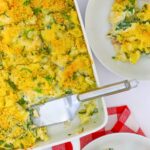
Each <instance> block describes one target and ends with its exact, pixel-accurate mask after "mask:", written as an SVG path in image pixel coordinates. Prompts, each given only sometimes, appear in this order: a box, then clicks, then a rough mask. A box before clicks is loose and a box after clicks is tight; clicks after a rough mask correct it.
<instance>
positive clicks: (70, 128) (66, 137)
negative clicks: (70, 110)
mask: <svg viewBox="0 0 150 150" xmlns="http://www.w3.org/2000/svg"><path fill="white" fill-rule="evenodd" d="M74 2H75V6H76V10H77V13H78V17H79V20H80V24H81V27H82V31H83V34H84V38H85V42H86V44H87V49H88V53H89V55H90V58H91V60H92V68H93V72H94V76H95V79H96V83H97V86H100V82H99V80H98V76H97V73H96V67H95V64H94V61H93V56H92V52H91V50H90V47H89V44H88V40H87V36H86V33H85V29H84V24H83V21H82V18H81V14H80V11H79V7H78V4H77V0H74ZM95 101H96V104H97V107H98V110H99V112H98V113H97V114H95V115H94V117H93V118H92V120H91V121H90V122H89V123H87V124H86V125H85V126H84V131H83V132H82V133H80V134H77V133H75V132H74V131H76V130H77V129H78V128H79V126H80V122H79V118H78V116H76V117H75V119H74V120H73V121H71V122H70V123H68V124H59V125H54V126H50V127H48V135H49V137H50V139H49V140H48V141H47V142H41V143H37V145H35V146H34V147H33V149H34V150H42V149H45V148H49V147H52V146H54V145H58V144H60V143H65V142H68V141H73V140H74V139H79V138H80V137H82V136H85V135H87V134H90V133H92V132H95V131H97V130H100V129H102V128H103V127H104V126H105V124H106V123H107V119H108V115H107V110H106V105H105V102H104V100H103V99H96V100H95ZM56 111H57V110H56ZM73 132H74V133H73ZM70 134H71V135H70Z"/></svg>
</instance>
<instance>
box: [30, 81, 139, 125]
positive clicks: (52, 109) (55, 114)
mask: <svg viewBox="0 0 150 150" xmlns="http://www.w3.org/2000/svg"><path fill="white" fill-rule="evenodd" d="M137 86H138V81H136V80H132V81H127V80H126V81H122V82H118V83H114V84H110V85H106V86H103V87H100V88H97V89H95V90H93V91H89V92H85V93H81V94H75V95H66V97H61V98H58V99H55V100H50V101H48V102H46V103H45V104H42V105H36V106H34V107H33V108H34V109H35V110H37V112H38V117H35V118H32V120H33V123H34V124H35V125H37V126H38V127H41V126H49V125H54V124H58V123H62V122H65V121H68V120H72V119H73V118H74V117H75V115H76V113H77V111H78V109H79V107H80V104H81V103H82V102H85V101H90V100H92V99H94V98H97V97H104V96H109V95H113V94H117V93H121V92H124V91H128V90H130V89H132V88H135V87H137Z"/></svg>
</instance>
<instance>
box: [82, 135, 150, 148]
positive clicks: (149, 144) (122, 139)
mask: <svg viewBox="0 0 150 150" xmlns="http://www.w3.org/2000/svg"><path fill="white" fill-rule="evenodd" d="M108 148H113V150H150V140H149V139H147V138H145V137H143V136H139V135H136V134H130V133H118V134H110V135H106V136H103V137H101V138H99V139H97V140H95V141H93V142H92V143H90V144H88V145H87V146H86V147H85V148H83V150H108Z"/></svg>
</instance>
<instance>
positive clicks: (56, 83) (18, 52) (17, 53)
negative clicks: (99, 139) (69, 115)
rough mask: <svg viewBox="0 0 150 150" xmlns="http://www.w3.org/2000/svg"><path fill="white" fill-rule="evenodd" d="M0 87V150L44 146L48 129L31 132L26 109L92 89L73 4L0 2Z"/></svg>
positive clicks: (58, 1) (38, 0)
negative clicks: (39, 144)
mask: <svg viewBox="0 0 150 150" xmlns="http://www.w3.org/2000/svg"><path fill="white" fill-rule="evenodd" d="M0 82H1V84H0V91H1V92H0V149H1V148H2V149H19V148H21V149H25V148H29V147H32V146H34V145H35V144H36V143H37V142H39V141H47V140H48V139H49V136H51V135H52V134H53V133H51V131H50V130H51V128H48V129H47V128H44V127H42V128H36V126H35V125H34V124H33V123H32V120H31V117H32V116H36V115H38V114H37V113H36V112H35V111H34V110H32V109H30V108H31V106H32V105H34V104H36V103H40V102H42V101H46V100H48V99H49V98H53V97H59V96H62V95H65V94H73V93H80V92H84V91H87V90H89V89H93V88H95V87H96V81H95V77H94V73H93V69H92V62H91V60H90V57H89V54H88V51H87V47H86V44H85V41H84V38H83V33H82V30H81V26H80V23H79V20H78V16H77V12H76V10H75V5H74V2H73V0H17V1H16V0H0ZM100 103H102V102H100ZM92 105H93V106H94V107H93V108H94V109H93V108H92V109H91V107H89V105H86V106H87V107H88V108H89V111H90V113H91V114H94V112H95V107H96V106H95V105H94V104H92ZM101 107H102V106H101ZM102 109H103V108H102ZM56 111H57V110H56ZM54 115H55V114H54ZM80 116H81V117H80V118H81V119H82V118H83V119H85V118H86V119H85V120H88V119H89V118H91V116H92V115H89V114H87V113H86V112H85V117H84V115H80ZM78 124H79V123H78ZM100 124H102V121H101V122H100ZM95 125H97V124H96V123H95ZM61 126H63V127H62V128H61V129H63V128H64V125H61ZM68 126H69V125H68ZM74 126H78V125H74ZM52 128H54V127H52ZM69 128H70V127H69ZM59 129H60V127H59ZM66 129H67V130H69V129H68V127H66ZM70 129H71V128H70ZM82 130H83V129H82ZM56 132H59V131H58V130H57V131H56ZM66 132H68V131H66ZM80 132H81V131H80ZM82 132H83V131H82ZM64 133H65V129H64ZM65 134H66V133H65ZM72 134H73V133H72ZM58 135H59V134H58ZM53 136H54V138H52V141H53V140H55V136H56V135H53ZM65 136H66V135H65ZM67 136H71V134H69V133H68V135H67ZM59 137H61V136H59ZM62 139H65V138H64V137H63V138H62ZM58 141H59V140H56V141H55V142H58Z"/></svg>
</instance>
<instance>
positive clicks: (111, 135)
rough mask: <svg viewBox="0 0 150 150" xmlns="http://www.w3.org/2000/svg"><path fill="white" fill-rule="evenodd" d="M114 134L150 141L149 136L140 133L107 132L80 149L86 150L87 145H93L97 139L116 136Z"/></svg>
mask: <svg viewBox="0 0 150 150" xmlns="http://www.w3.org/2000/svg"><path fill="white" fill-rule="evenodd" d="M116 136H124V137H126V136H127V137H135V138H137V139H142V140H144V141H146V143H148V142H150V138H147V137H145V136H142V135H139V134H136V133H127V132H121V133H111V134H107V135H104V136H101V137H99V138H97V139H95V140H94V141H92V142H90V143H89V144H87V145H86V146H85V147H84V148H83V149H82V150H88V147H89V146H90V145H93V144H95V143H97V142H98V141H99V140H102V139H107V138H113V137H116ZM149 145H150V144H149Z"/></svg>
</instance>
